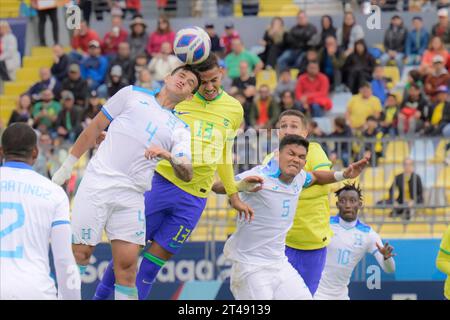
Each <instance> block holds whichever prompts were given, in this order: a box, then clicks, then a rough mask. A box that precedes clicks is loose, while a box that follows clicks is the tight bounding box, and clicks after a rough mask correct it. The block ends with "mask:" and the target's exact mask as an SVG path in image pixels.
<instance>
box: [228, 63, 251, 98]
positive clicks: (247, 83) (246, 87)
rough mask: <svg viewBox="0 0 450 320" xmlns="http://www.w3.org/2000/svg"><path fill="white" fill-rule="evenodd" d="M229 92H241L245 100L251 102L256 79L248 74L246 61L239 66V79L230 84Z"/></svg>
mask: <svg viewBox="0 0 450 320" xmlns="http://www.w3.org/2000/svg"><path fill="white" fill-rule="evenodd" d="M231 85H232V87H231V92H232V93H235V92H238V91H241V92H242V93H243V94H244V96H245V98H246V99H247V100H249V101H253V98H254V97H255V94H256V78H255V77H254V76H252V75H251V74H250V71H249V68H248V63H247V61H241V63H240V64H239V77H237V78H234V79H233V82H232V83H231Z"/></svg>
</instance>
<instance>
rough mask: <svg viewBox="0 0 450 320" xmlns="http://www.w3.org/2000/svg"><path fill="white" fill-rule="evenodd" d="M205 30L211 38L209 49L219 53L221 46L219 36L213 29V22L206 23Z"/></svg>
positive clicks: (221, 49)
mask: <svg viewBox="0 0 450 320" xmlns="http://www.w3.org/2000/svg"><path fill="white" fill-rule="evenodd" d="M205 30H206V33H208V35H209V38H210V39H211V51H212V52H214V53H216V54H221V53H222V51H223V48H222V46H221V45H220V38H219V36H218V35H217V33H216V30H215V29H214V24H213V23H210V22H208V23H206V24H205Z"/></svg>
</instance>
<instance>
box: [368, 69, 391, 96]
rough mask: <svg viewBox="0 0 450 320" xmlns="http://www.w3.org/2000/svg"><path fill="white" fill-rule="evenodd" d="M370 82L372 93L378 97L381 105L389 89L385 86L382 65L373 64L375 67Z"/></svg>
mask: <svg viewBox="0 0 450 320" xmlns="http://www.w3.org/2000/svg"><path fill="white" fill-rule="evenodd" d="M370 84H371V86H372V92H373V95H374V96H375V97H377V98H378V99H380V102H381V105H384V102H385V101H386V97H387V95H388V91H389V90H388V88H387V86H386V79H385V78H384V68H383V66H380V65H377V66H375V69H374V71H373V79H372V82H371V83H370Z"/></svg>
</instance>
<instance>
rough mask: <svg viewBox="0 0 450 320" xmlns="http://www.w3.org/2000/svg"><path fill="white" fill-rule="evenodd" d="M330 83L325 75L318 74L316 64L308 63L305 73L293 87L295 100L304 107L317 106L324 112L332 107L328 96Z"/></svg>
mask: <svg viewBox="0 0 450 320" xmlns="http://www.w3.org/2000/svg"><path fill="white" fill-rule="evenodd" d="M329 88H330V83H329V81H328V78H327V76H326V75H325V74H323V73H321V72H319V65H318V64H317V63H316V62H310V63H309V64H308V67H307V72H306V73H305V74H302V75H301V76H300V77H299V78H298V81H297V86H296V87H295V98H296V100H299V101H301V102H302V104H303V106H304V107H305V109H308V107H306V106H305V104H306V105H308V106H310V105H312V104H318V105H320V106H321V107H322V108H323V109H325V110H330V109H331V107H332V102H331V99H330V98H329V96H328V92H329Z"/></svg>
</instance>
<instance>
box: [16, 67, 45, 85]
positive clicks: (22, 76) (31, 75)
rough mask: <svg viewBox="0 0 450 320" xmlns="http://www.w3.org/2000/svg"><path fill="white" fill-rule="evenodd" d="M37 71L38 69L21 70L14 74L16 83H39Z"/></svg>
mask: <svg viewBox="0 0 450 320" xmlns="http://www.w3.org/2000/svg"><path fill="white" fill-rule="evenodd" d="M39 79H40V76H39V69H38V68H21V69H19V70H17V72H16V81H17V82H23V81H35V82H37V81H39Z"/></svg>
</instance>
